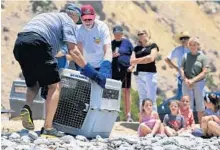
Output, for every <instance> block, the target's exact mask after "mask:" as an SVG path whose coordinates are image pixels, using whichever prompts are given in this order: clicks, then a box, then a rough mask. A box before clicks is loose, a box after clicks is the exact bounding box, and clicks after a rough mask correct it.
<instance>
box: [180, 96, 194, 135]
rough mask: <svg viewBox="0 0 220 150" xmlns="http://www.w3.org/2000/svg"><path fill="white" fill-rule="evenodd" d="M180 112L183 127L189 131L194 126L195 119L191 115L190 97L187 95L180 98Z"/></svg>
mask: <svg viewBox="0 0 220 150" xmlns="http://www.w3.org/2000/svg"><path fill="white" fill-rule="evenodd" d="M180 114H181V115H182V116H183V117H184V121H185V129H186V131H189V132H191V131H192V129H194V127H195V120H194V116H193V111H192V109H191V108H190V98H189V96H183V97H182V98H181V100H180Z"/></svg>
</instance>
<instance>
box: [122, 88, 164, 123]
mask: <svg viewBox="0 0 220 150" xmlns="http://www.w3.org/2000/svg"><path fill="white" fill-rule="evenodd" d="M122 94H123V92H122ZM131 98H132V104H131V116H132V119H133V120H134V121H138V113H139V96H138V92H137V91H136V90H134V89H131ZM163 99H164V98H163V97H162V96H157V100H156V102H157V106H159V105H160V104H162V103H163ZM120 110H121V111H120V113H119V117H120V121H125V120H126V118H125V114H124V100H123V96H121V105H120Z"/></svg>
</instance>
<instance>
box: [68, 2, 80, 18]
mask: <svg viewBox="0 0 220 150" xmlns="http://www.w3.org/2000/svg"><path fill="white" fill-rule="evenodd" d="M64 9H65V10H67V11H75V12H77V13H78V14H79V15H81V9H80V8H79V7H78V6H77V5H76V4H74V3H67V4H66V5H65V7H64Z"/></svg>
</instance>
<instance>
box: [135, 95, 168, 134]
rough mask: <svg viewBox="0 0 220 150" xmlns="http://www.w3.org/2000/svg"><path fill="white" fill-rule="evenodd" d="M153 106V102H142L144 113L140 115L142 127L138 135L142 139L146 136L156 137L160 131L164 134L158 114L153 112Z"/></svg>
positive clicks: (140, 126)
mask: <svg viewBox="0 0 220 150" xmlns="http://www.w3.org/2000/svg"><path fill="white" fill-rule="evenodd" d="M152 106H153V102H152V100H150V99H145V100H143V101H142V111H141V112H140V114H139V122H140V125H139V127H138V134H139V136H140V137H142V136H146V135H148V136H154V135H155V134H156V133H158V132H159V130H160V129H161V131H160V132H161V134H164V133H163V131H162V130H163V127H162V126H161V125H162V123H161V121H160V119H159V116H158V113H157V112H155V111H153V109H152Z"/></svg>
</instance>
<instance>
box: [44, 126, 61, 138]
mask: <svg viewBox="0 0 220 150" xmlns="http://www.w3.org/2000/svg"><path fill="white" fill-rule="evenodd" d="M64 135H65V134H64V132H61V131H58V130H57V129H55V128H51V129H44V128H41V137H46V138H55V137H62V136H64Z"/></svg>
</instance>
